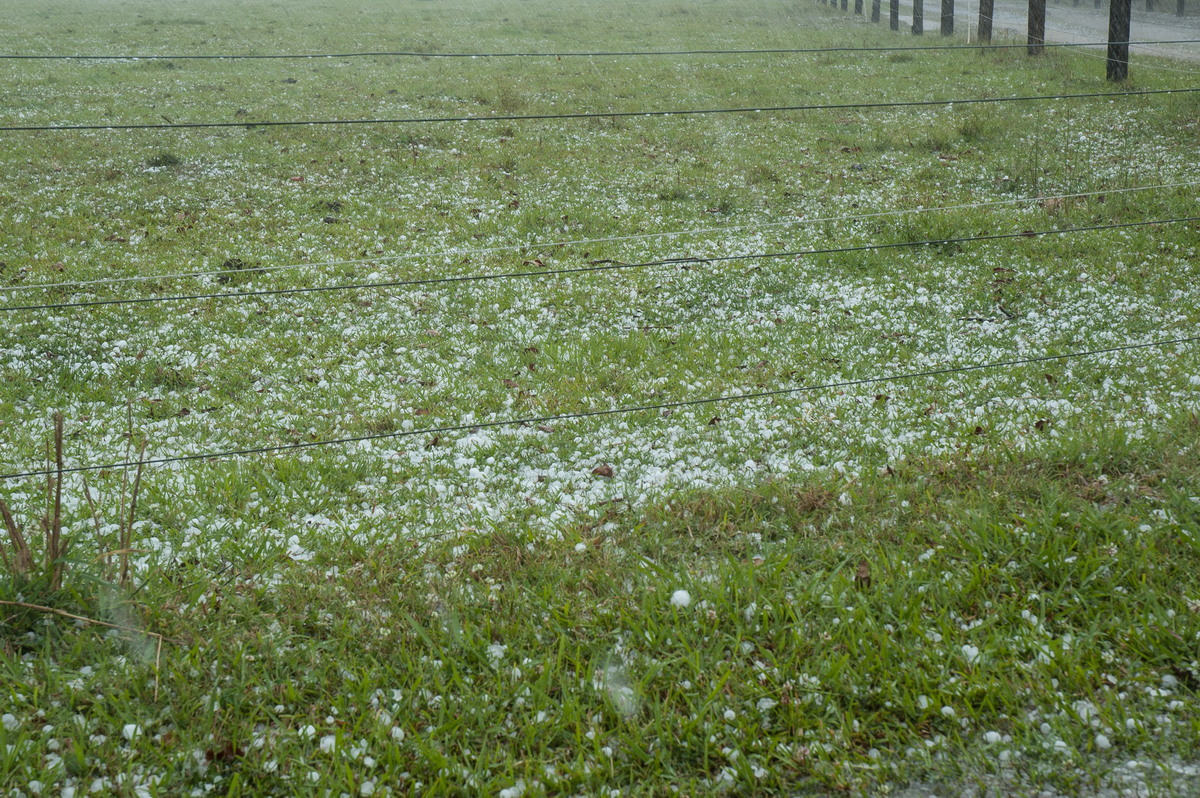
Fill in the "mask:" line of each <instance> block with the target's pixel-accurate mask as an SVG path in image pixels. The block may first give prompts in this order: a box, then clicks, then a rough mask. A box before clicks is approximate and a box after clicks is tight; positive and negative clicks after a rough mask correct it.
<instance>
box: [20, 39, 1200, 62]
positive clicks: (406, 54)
mask: <svg viewBox="0 0 1200 798" xmlns="http://www.w3.org/2000/svg"><path fill="white" fill-rule="evenodd" d="M1107 44H1108V42H1107V41H1103V42H1058V43H1054V44H1046V45H1045V46H1046V47H1104V46H1106V45H1107ZM1129 44H1130V45H1154V44H1200V39H1153V40H1148V41H1134V42H1129ZM1025 47H1026V45H1025V44H1024V43H1021V44H986V45H984V44H941V45H939V44H929V45H919V46H918V45H914V46H907V47H900V46H887V45H880V46H861V47H853V46H845V47H762V48H744V49H729V50H595V51H563V52H549V51H547V52H493V53H489V52H481V53H422V52H417V51H410V50H396V51H386V50H381V51H377V52H357V53H269V54H261V55H259V54H251V53H247V54H196V55H65V54H49V55H32V54H30V55H26V54H19V53H8V54H4V53H0V61H254V60H260V61H265V60H306V59H311V60H320V59H335V58H461V59H485V58H623V57H630V56H637V57H646V56H650V57H653V56H681V55H819V54H825V53H894V52H904V51H916V50H983V49H990V50H1006V49H1016V48H1021V49H1024V48H1025Z"/></svg>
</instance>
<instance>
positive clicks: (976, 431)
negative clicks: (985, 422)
mask: <svg viewBox="0 0 1200 798" xmlns="http://www.w3.org/2000/svg"><path fill="white" fill-rule="evenodd" d="M975 434H976V435H982V434H983V427H976V428H975Z"/></svg>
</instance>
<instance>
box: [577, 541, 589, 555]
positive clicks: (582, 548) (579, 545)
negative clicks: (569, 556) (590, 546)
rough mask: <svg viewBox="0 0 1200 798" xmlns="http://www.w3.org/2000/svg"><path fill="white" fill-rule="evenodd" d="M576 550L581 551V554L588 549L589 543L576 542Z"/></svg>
mask: <svg viewBox="0 0 1200 798" xmlns="http://www.w3.org/2000/svg"><path fill="white" fill-rule="evenodd" d="M575 551H577V552H579V553H580V554H582V553H583V552H585V551H587V544H586V543H576V544H575Z"/></svg>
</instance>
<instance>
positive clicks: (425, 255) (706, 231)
mask: <svg viewBox="0 0 1200 798" xmlns="http://www.w3.org/2000/svg"><path fill="white" fill-rule="evenodd" d="M1197 185H1200V180H1187V181H1184V182H1180V183H1159V184H1157V185H1150V186H1126V187H1124V188H1110V189H1101V190H1096V191H1083V192H1076V193H1073V194H1044V195H1041V196H1038V197H1014V198H1012V199H1003V200H988V201H986V202H966V203H961V204H957V205H937V206H934V207H931V208H925V207H917V208H898V209H895V210H890V211H871V212H869V213H858V214H852V215H843V216H818V217H815V218H812V219H807V218H797V219H787V220H784V221H778V222H755V223H750V224H737V225H727V226H723V227H701V228H693V229H690V230H663V231H659V232H656V233H633V234H630V235H624V236H607V237H603V238H574V239H564V240H559V241H535V242H530V243H527V244H502V245H497V246H492V247H460V248H455V249H445V250H437V251H434V252H409V253H404V254H402V255H382V256H377V257H374V258H351V259H343V260H325V261H313V262H311V263H286V264H279V265H276V266H249V267H244V268H240V269H237V268H223V269H213V270H206V271H190V272H174V273H168V274H139V275H133V276H129V277H104V278H99V279H96V280H76V281H69V282H61V283H26V284H22V285H6V286H0V293H6V292H16V291H33V290H43V291H49V290H52V289H65V288H85V287H88V286H96V285H114V284H118V283H130V282H148V281H156V280H175V279H188V278H199V277H215V276H221V275H230V274H243V275H249V274H269V273H273V272H278V271H283V270H289V269H312V268H325V267H331V266H362V265H371V266H375V265H378V264H386V263H395V262H397V261H402V260H418V259H434V258H447V257H452V256H453V257H459V256H464V255H465V256H471V255H494V254H496V253H500V252H519V251H527V250H542V249H558V248H561V247H576V246H590V245H593V244H614V243H623V242H628V241H646V240H653V239H658V238H672V237H683V236H693V235H694V236H707V235H713V234H716V233H736V232H744V231H746V230H777V229H782V228H788V227H799V226H804V225H814V224H833V223H837V222H853V221H860V220H864V219H880V218H887V217H892V216H908V215H919V214H923V213H941V212H945V211H961V210H978V209H981V208H991V207H1000V206H1005V205H1017V204H1020V203H1022V202H1039V203H1045V202H1055V201H1058V200H1069V199H1083V198H1086V197H1103V196H1106V195H1109V194H1128V193H1134V192H1140V191H1157V190H1159V189H1169V188H1188V187H1191V186H1197Z"/></svg>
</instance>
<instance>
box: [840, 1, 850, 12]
mask: <svg viewBox="0 0 1200 798" xmlns="http://www.w3.org/2000/svg"><path fill="white" fill-rule="evenodd" d="M849 7H850V0H842V10H843V11H845V10H846V9H848V8H849Z"/></svg>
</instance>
